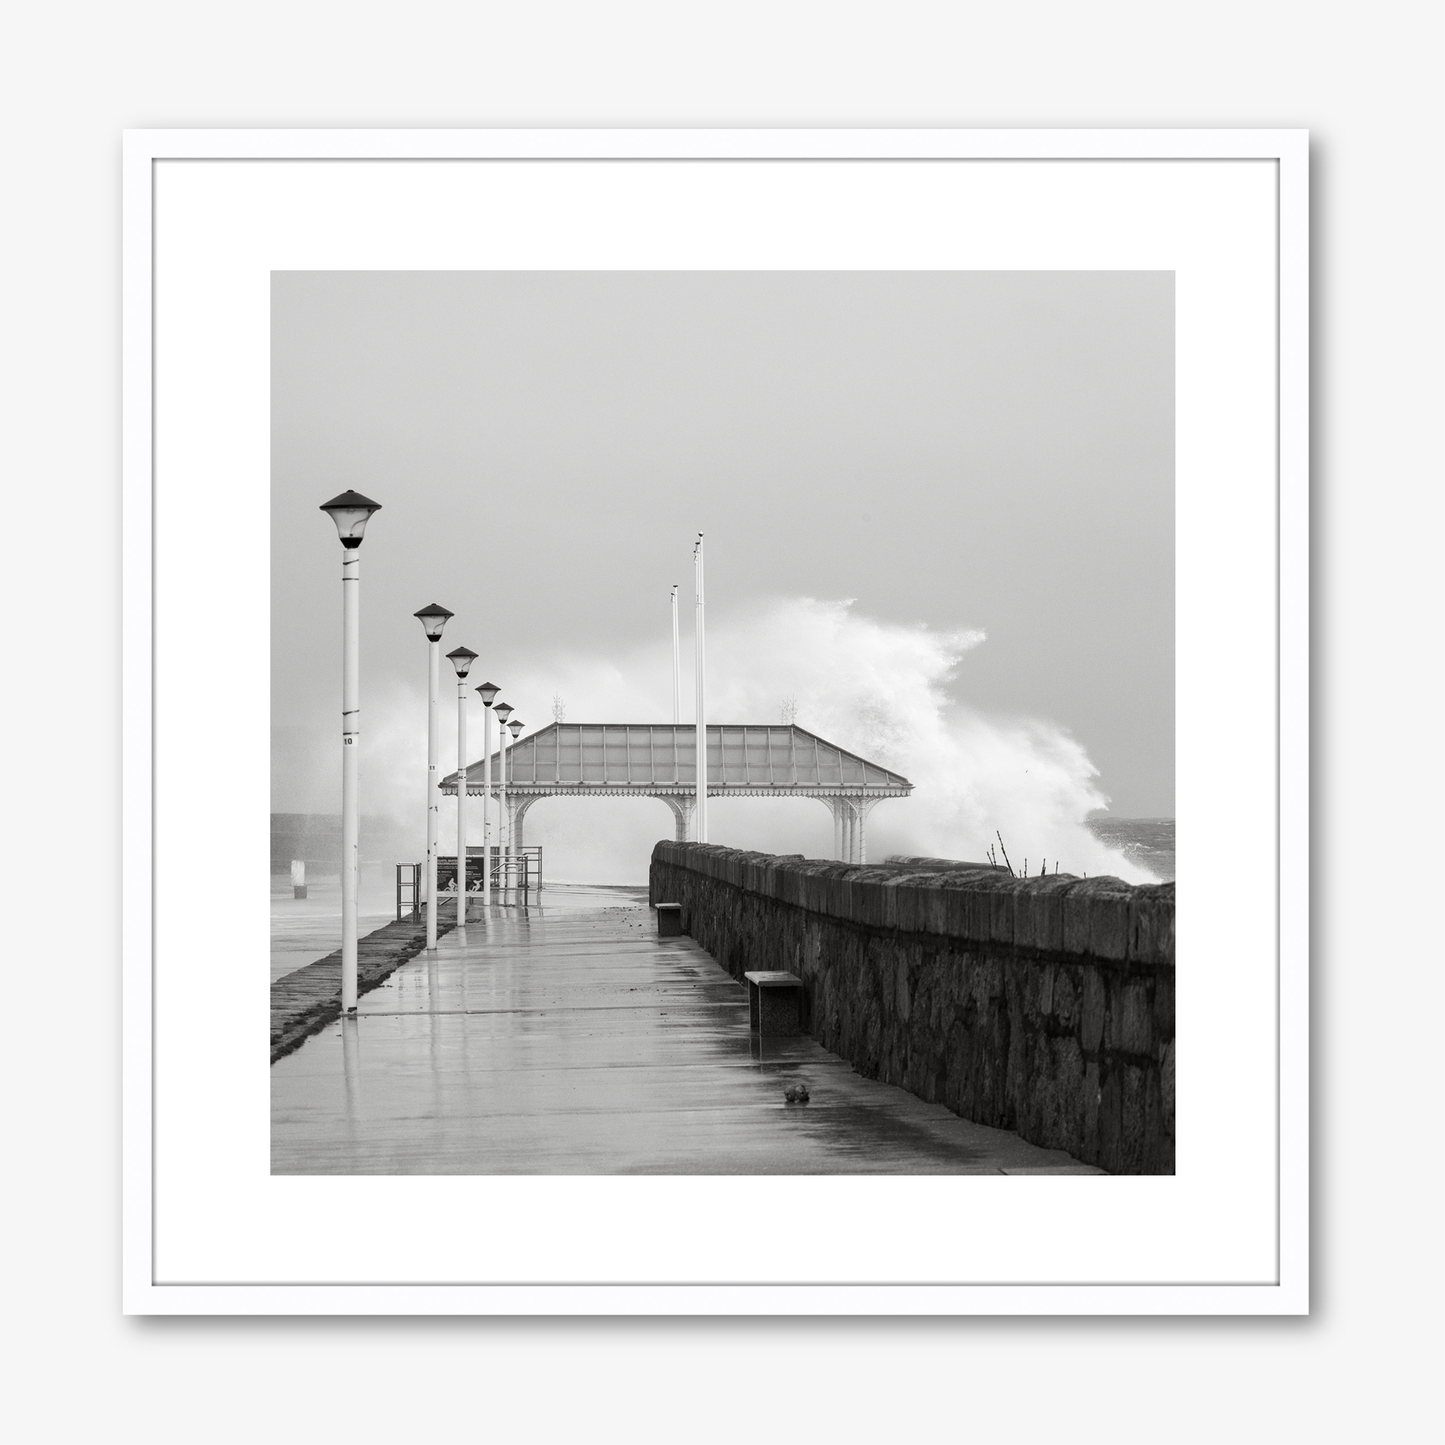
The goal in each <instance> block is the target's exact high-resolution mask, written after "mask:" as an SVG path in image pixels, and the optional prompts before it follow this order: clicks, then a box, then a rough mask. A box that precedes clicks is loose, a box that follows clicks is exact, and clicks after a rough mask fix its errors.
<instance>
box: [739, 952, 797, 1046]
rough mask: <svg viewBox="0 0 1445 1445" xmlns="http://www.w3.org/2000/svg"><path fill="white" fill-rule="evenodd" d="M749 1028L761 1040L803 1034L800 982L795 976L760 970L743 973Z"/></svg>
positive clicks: (777, 971)
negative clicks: (746, 993)
mask: <svg viewBox="0 0 1445 1445" xmlns="http://www.w3.org/2000/svg"><path fill="white" fill-rule="evenodd" d="M743 977H744V978H745V979H746V980H747V985H748V1028H749V1029H750V1030H751V1031H752V1032H753V1033H755V1034H757V1035H759V1037H762V1038H769V1037H771V1038H778V1037H788V1036H791V1035H796V1034H800V1033H802V1032H803V980H802V979H800V978H799V977H798V976H797V974H795V973H783V972H782V971H781V970H778V969H761V970H758V971H757V972H753V973H745V974H743Z"/></svg>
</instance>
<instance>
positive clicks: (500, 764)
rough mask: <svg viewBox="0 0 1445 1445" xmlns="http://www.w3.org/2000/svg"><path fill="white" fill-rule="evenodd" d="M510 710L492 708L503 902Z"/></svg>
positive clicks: (508, 705)
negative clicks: (508, 720) (495, 727)
mask: <svg viewBox="0 0 1445 1445" xmlns="http://www.w3.org/2000/svg"><path fill="white" fill-rule="evenodd" d="M512 710H513V709H512V704H511V703H509V702H499V703H497V704H496V706H495V707H493V708H492V711H493V712H494V713H496V715H497V721H498V722H499V723H501V727H499V728H498V729H497V772H498V777H497V856H498V858H499V860H500V862H501V865H502V901H503V902H505V901H506V897H507V854H508V849H509V844H510V842H511V839H510V837H509V836H508V833H509V830H508V827H507V719H508V718H509V717H511V715H512Z"/></svg>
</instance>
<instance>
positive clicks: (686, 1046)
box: [271, 895, 1100, 1175]
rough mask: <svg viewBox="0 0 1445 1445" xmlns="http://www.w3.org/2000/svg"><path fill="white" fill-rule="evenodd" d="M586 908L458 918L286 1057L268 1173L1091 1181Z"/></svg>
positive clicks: (630, 914) (644, 923)
mask: <svg viewBox="0 0 1445 1445" xmlns="http://www.w3.org/2000/svg"><path fill="white" fill-rule="evenodd" d="M578 901H579V900H573V905H574V906H571V907H568V906H567V900H566V899H565V897H559V896H557V895H554V898H553V900H552V901H551V902H550V903H549V904H546V905H544V906H542V907H540V908H538V907H532V908H527V909H522V908H517V907H511V908H506V909H502V908H497V907H494V908H493V909H491V911H490V912H489V913H488V915H487V916H486V917H483V918H475V917H474V918H472V919H470V920H469V922H468V927H467V929H466V932H465V934H464V935H463V934H462V933H460V932H452V933H449V934H447V935H446V936H445V937H444V938H442V939H441V940H440V946H439V947H438V949H437V951H436V953H435V954H431V955H428V954H426V953H425V952H423V953H421V954H419V955H418V956H417V957H415V958H413V959H411V960H410V961H409V962H405V963H402V964H401V965H400V966H399V967H397V968H396V969H395V971H394V972H392V973H391V974H390V976H389V977H388V978H387V979H386V981H385V982H383V983H381V984H380V985H379V986H378V987H376V988H375V989H373V990H372V991H371V992H370V993H368V994H366V995H365V997H363V998H362V999H361V1000H360V1003H359V1007H358V1012H357V1016H356V1018H355V1019H354V1020H337V1021H335V1022H333V1023H328V1024H327V1025H326V1026H325V1027H323V1028H322V1029H321V1030H320V1032H318V1033H315V1034H314V1035H313V1036H311V1037H310V1038H308V1039H307V1040H306V1042H305V1043H304V1044H303V1045H302V1046H301V1047H299V1048H298V1049H296V1051H295V1052H293V1053H291V1054H289V1055H287V1056H286V1057H283V1058H280V1059H279V1060H278V1061H277V1062H276V1063H275V1064H274V1065H273V1067H272V1070H271V1096H272V1125H271V1161H272V1171H273V1173H277V1174H993V1175H998V1174H1000V1173H1044V1174H1053V1173H1058V1174H1077V1173H1098V1172H1100V1171H1098V1170H1094V1169H1091V1168H1090V1167H1089V1166H1086V1165H1083V1164H1080V1163H1079V1162H1078V1161H1077V1160H1074V1159H1072V1158H1071V1157H1070V1156H1069V1155H1067V1154H1064V1153H1061V1152H1059V1151H1056V1150H1047V1149H1040V1148H1038V1147H1036V1146H1034V1145H1032V1144H1028V1143H1025V1142H1024V1141H1023V1140H1022V1139H1020V1138H1019V1137H1018V1136H1017V1135H1016V1134H1012V1133H1009V1132H1007V1131H1004V1130H1000V1129H990V1128H986V1127H984V1126H983V1125H979V1124H972V1123H969V1122H968V1121H966V1120H963V1119H960V1118H958V1117H957V1116H956V1115H954V1114H952V1113H950V1112H949V1111H948V1110H947V1109H946V1108H944V1107H943V1106H942V1105H939V1104H927V1103H924V1102H923V1101H922V1100H920V1099H917V1098H915V1097H914V1096H913V1095H912V1094H909V1093H907V1092H905V1091H904V1090H902V1089H899V1088H895V1087H894V1086H892V1085H889V1084H882V1083H879V1082H877V1081H876V1080H871V1079H865V1078H863V1077H861V1076H860V1075H859V1074H857V1073H855V1072H854V1071H853V1069H852V1068H851V1066H850V1065H849V1064H848V1063H847V1062H846V1061H845V1060H843V1059H841V1058H839V1057H838V1056H837V1055H836V1054H832V1053H829V1052H828V1050H826V1049H824V1048H823V1047H822V1046H821V1045H820V1044H818V1043H817V1042H816V1041H814V1040H813V1039H811V1038H808V1037H806V1036H804V1037H800V1038H781V1039H772V1038H769V1039H765V1040H762V1041H760V1040H759V1039H758V1037H757V1036H756V1035H753V1034H750V1033H749V1030H748V997H747V990H746V988H745V986H744V985H742V984H740V983H738V982H736V981H735V980H734V979H733V978H732V977H730V976H729V975H728V974H727V973H726V972H725V971H724V970H723V969H722V968H721V967H720V966H719V965H718V964H717V963H715V962H714V961H713V959H712V958H711V957H710V956H709V955H708V954H707V953H706V952H705V951H704V950H703V949H702V948H700V947H699V946H698V945H697V944H696V943H694V942H693V940H692V939H690V938H687V937H674V938H659V937H657V934H656V923H655V919H654V917H653V915H652V913H651V912H650V911H649V910H648V909H647V908H646V907H645V906H639V905H638V903H637V902H636V901H635V897H632V898H627V899H625V900H623V903H622V905H621V906H614V907H605V906H602V907H599V906H597V900H596V898H595V897H592V896H589V897H587V898H585V899H582V900H580V901H581V902H582V903H583V904H584V905H585V906H582V907H578V906H575V905H576V903H577V902H578ZM479 908H480V905H478V909H479ZM799 1083H801V1084H804V1085H805V1086H806V1088H807V1090H808V1093H809V1102H807V1103H806V1104H800V1103H788V1102H786V1101H785V1099H784V1091H785V1090H786V1089H787V1088H788V1087H789V1086H790V1085H795V1084H799Z"/></svg>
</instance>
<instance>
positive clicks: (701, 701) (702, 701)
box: [692, 532, 707, 843]
mask: <svg viewBox="0 0 1445 1445" xmlns="http://www.w3.org/2000/svg"><path fill="white" fill-rule="evenodd" d="M692 571H693V582H694V585H695V586H696V588H697V648H696V653H695V655H694V657H693V668H694V670H695V672H696V674H697V677H696V683H697V841H698V842H699V843H706V842H707V707H706V701H707V699H706V695H705V689H704V686H703V679H704V674H705V671H706V665H707V656H706V648H705V646H704V636H703V633H704V629H703V614H702V533H701V532H699V533H698V534H697V545H696V546H695V547H694V548H693V549H692Z"/></svg>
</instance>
